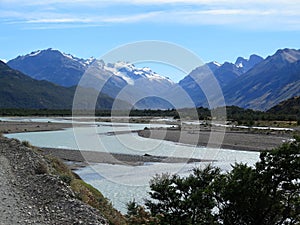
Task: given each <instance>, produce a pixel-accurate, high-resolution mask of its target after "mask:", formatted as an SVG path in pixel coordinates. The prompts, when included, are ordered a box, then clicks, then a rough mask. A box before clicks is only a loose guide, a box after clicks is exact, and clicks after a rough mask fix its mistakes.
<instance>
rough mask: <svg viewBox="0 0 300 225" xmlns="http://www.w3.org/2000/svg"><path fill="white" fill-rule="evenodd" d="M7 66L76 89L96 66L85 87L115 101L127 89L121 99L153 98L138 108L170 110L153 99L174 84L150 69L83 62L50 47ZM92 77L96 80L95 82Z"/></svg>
mask: <svg viewBox="0 0 300 225" xmlns="http://www.w3.org/2000/svg"><path fill="white" fill-rule="evenodd" d="M8 65H9V66H10V67H12V68H14V69H16V70H19V71H21V72H23V73H25V74H26V75H28V76H30V77H32V78H34V79H37V80H47V81H50V82H53V83H55V84H58V85H61V86H65V87H70V86H76V85H77V84H78V83H79V81H80V79H81V78H82V76H83V75H84V74H85V72H86V71H87V70H88V69H89V68H90V67H97V69H96V70H94V74H89V80H87V81H85V86H88V87H94V88H95V89H96V90H97V91H101V92H102V93H105V94H107V95H109V96H111V97H113V98H116V97H117V95H118V94H119V93H120V91H121V90H122V89H124V88H125V87H126V89H125V90H124V91H123V92H122V93H123V94H122V96H121V99H124V100H126V98H127V99H128V98H130V97H131V96H132V95H133V94H134V95H137V93H143V96H148V97H150V98H148V100H147V101H146V102H147V105H145V104H146V102H145V101H144V103H143V104H144V106H143V105H139V108H144V107H145V108H170V107H171V105H170V104H168V103H166V102H164V101H161V100H157V99H156V100H155V101H152V100H153V97H155V96H162V93H163V92H165V91H167V90H168V89H169V88H172V87H173V86H174V85H175V83H174V82H173V81H171V80H170V79H169V78H166V77H163V76H161V75H159V74H157V73H155V72H153V71H152V70H151V69H150V68H147V67H144V68H138V67H135V66H134V65H133V64H130V63H127V62H116V63H110V62H104V61H102V60H96V59H94V58H89V59H80V58H77V57H74V56H72V55H70V54H66V53H62V52H60V51H58V50H54V49H51V48H49V49H46V50H38V51H34V52H31V53H30V54H27V55H25V56H19V57H17V58H15V59H13V60H10V61H9V62H8ZM92 76H93V77H94V79H95V78H96V79H97V81H95V80H94V79H92V78H91V77H92ZM100 81H101V82H102V83H105V85H100V86H101V90H99V88H98V87H97V86H99V82H100ZM97 88H98V89H97ZM125 92H126V94H125ZM125 96H126V97H125ZM141 97H142V96H141ZM151 99H152V100H151Z"/></svg>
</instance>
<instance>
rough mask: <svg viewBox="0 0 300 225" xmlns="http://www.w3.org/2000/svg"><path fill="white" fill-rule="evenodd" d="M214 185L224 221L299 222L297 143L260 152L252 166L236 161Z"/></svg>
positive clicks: (232, 224) (231, 223) (250, 223)
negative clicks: (258, 158) (230, 169)
mask: <svg viewBox="0 0 300 225" xmlns="http://www.w3.org/2000/svg"><path fill="white" fill-rule="evenodd" d="M215 187H216V188H217V190H219V192H218V193H217V199H218V202H219V212H220V213H219V216H220V219H221V221H223V224H224V225H227V224H228V225H235V224H236V225H243V224H244V225H254V224H260V225H277V224H278V225H279V224H282V225H283V224H284V225H288V224H289V225H291V224H300V218H299V215H300V207H299V206H300V144H299V142H294V143H289V144H284V145H283V146H282V147H280V148H277V149H274V150H273V151H270V152H263V153H261V154H260V161H259V162H258V163H256V165H255V167H250V166H247V165H243V164H236V165H235V166H234V167H233V170H232V171H231V172H230V173H228V174H227V175H226V176H223V178H222V179H220V180H219V181H218V182H216V183H215Z"/></svg>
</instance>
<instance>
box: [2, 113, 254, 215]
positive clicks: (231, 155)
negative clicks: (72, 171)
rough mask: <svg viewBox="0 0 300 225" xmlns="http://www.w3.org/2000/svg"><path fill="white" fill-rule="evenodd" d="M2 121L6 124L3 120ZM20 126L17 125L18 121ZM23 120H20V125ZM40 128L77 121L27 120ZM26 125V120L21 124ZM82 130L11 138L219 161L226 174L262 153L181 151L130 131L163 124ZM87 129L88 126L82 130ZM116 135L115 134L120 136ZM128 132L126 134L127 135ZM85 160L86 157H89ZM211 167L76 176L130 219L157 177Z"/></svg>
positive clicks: (149, 166) (109, 170) (93, 171)
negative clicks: (129, 208)
mask: <svg viewBox="0 0 300 225" xmlns="http://www.w3.org/2000/svg"><path fill="white" fill-rule="evenodd" d="M0 119H1V120H3V119H5V118H0ZM12 120H14V119H12ZM19 120H20V119H19ZM24 120H27V121H28V120H30V121H33V122H34V121H37V120H38V121H39V122H42V121H44V122H48V121H50V122H68V123H69V122H72V121H71V120H57V119H49V118H45V119H43V118H39V119H36V118H30V119H28V118H27V119H24ZM20 121H21V120H20ZM76 123H81V126H80V127H74V128H68V129H64V130H60V131H44V132H28V133H16V134H6V135H5V136H6V137H9V138H17V139H19V140H21V141H23V140H26V141H29V142H30V143H31V144H32V145H35V146H38V147H51V148H64V149H78V150H81V151H84V150H93V151H100V152H111V153H124V154H133V155H144V154H151V155H160V156H176V157H187V158H190V157H193V158H200V159H209V160H210V159H211V160H216V161H215V162H213V163H212V164H213V165H214V166H218V167H220V168H221V169H222V170H223V171H227V170H230V168H231V164H234V163H235V162H243V163H248V164H250V165H252V164H254V163H255V162H256V161H257V160H258V156H259V153H257V152H249V151H236V150H228V149H227V150H224V149H221V150H220V149H208V148H204V147H194V146H190V145H181V144H176V143H173V142H168V141H162V140H154V139H146V138H142V137H139V136H138V135H137V133H130V132H126V131H130V130H141V129H144V128H145V127H165V126H168V125H163V124H155V123H153V124H140V123H137V124H135V123H109V122H99V123H94V122H87V123H82V122H76ZM82 124H84V125H82ZM120 131H122V133H120V134H116V135H112V134H111V133H109V132H120ZM124 131H125V132H124ZM83 155H84V154H83ZM205 165H207V162H201V163H191V164H186V163H145V164H144V165H140V166H131V165H116V164H115V165H114V164H90V165H89V166H88V167H85V168H82V169H79V170H77V171H76V173H77V174H78V175H79V176H80V177H81V178H82V179H83V180H84V181H86V182H87V183H89V184H91V185H93V186H94V187H95V188H97V189H99V190H100V191H101V192H102V193H103V195H104V196H105V197H106V198H108V199H109V200H111V202H112V204H113V206H114V207H115V208H117V209H118V210H120V211H121V212H122V213H126V203H127V202H129V201H131V200H135V201H136V202H138V203H141V204H143V199H144V198H146V197H147V192H148V191H149V185H148V183H149V180H150V179H151V178H152V177H153V176H154V175H155V174H161V173H178V174H179V175H182V176H186V175H188V174H189V173H190V172H191V170H192V169H193V168H194V167H203V166H205Z"/></svg>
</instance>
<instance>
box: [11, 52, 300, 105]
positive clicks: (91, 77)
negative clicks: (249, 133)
mask: <svg viewBox="0 0 300 225" xmlns="http://www.w3.org/2000/svg"><path fill="white" fill-rule="evenodd" d="M7 64H8V66H10V67H11V68H13V69H15V70H18V71H21V72H22V73H24V74H26V75H28V76H30V77H31V78H33V79H36V80H47V81H49V82H52V83H55V84H56V85H57V86H58V85H60V86H63V87H64V88H66V89H72V87H73V86H76V85H78V83H79V82H80V85H81V86H83V87H84V88H92V89H95V91H97V92H99V91H100V90H101V93H103V94H105V96H106V97H107V96H110V98H111V99H114V98H118V99H120V100H122V102H123V103H124V102H128V103H129V104H130V105H135V107H136V108H161V109H166V108H172V107H173V102H175V103H176V104H177V105H176V108H178V105H180V106H182V107H190V106H191V105H189V104H186V102H187V101H186V100H184V98H182V99H181V101H179V100H178V99H180V98H181V97H182V95H186V94H187V95H188V96H189V97H190V99H191V100H192V102H193V104H195V105H196V106H208V102H207V100H206V97H205V95H204V93H203V91H202V89H205V88H208V89H209V87H210V85H211V84H210V82H209V79H205V77H208V76H209V75H210V74H212V75H214V76H213V77H214V78H215V80H216V81H217V83H218V84H219V87H220V89H221V90H222V92H223V95H224V98H225V103H226V105H236V106H240V107H243V108H252V109H256V110H267V109H269V108H271V107H273V106H274V105H276V104H278V103H279V102H281V101H283V100H285V99H288V98H291V97H293V96H298V95H300V79H299V78H300V51H299V50H295V49H282V50H278V51H277V52H276V53H275V54H274V55H272V56H268V57H267V58H266V59H263V58H262V57H260V56H258V55H251V56H250V57H249V59H245V58H242V57H238V58H237V60H236V61H235V63H230V62H225V63H223V64H220V63H217V62H210V63H207V64H205V65H202V66H199V67H197V68H195V69H194V70H193V71H191V72H190V73H189V74H188V75H187V76H186V77H184V78H183V79H182V80H181V81H179V83H175V82H173V81H172V80H170V79H169V78H166V77H164V76H162V75H159V74H157V73H155V72H153V71H152V70H151V69H150V68H146V67H144V68H138V67H136V66H135V65H133V64H130V63H127V62H114V63H111V62H104V61H102V60H96V59H94V58H89V59H80V58H77V57H74V56H72V55H70V54H65V53H62V52H60V51H58V50H54V49H46V50H39V51H35V52H32V53H30V54H27V55H25V56H18V57H17V58H15V59H12V60H10V61H9V62H8V63H7ZM91 68H92V69H91ZM91 71H92V72H91ZM87 75H88V76H87ZM83 77H84V79H82V78H83ZM80 80H81V81H80ZM200 86H201V87H200ZM99 88H100V90H99ZM73 89H74V87H73ZM182 90H183V91H182ZM212 91H213V90H212ZM209 94H210V93H209ZM67 96H68V95H67ZM216 98H217V97H216ZM125 104H127V103H125Z"/></svg>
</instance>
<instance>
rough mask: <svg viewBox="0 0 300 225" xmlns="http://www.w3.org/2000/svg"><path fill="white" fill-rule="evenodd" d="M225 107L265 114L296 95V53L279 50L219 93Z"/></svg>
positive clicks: (299, 82)
mask: <svg viewBox="0 0 300 225" xmlns="http://www.w3.org/2000/svg"><path fill="white" fill-rule="evenodd" d="M223 93H224V97H225V100H226V104H227V105H236V106H239V107H242V108H251V109H256V110H267V109H269V108H271V107H273V106H275V105H276V104H278V103H279V102H281V101H283V100H286V99H288V98H291V97H293V96H299V95H300V50H295V49H283V50H278V51H277V52H276V53H275V54H274V55H272V56H269V57H267V58H266V59H265V60H264V61H262V62H260V63H259V64H257V65H256V66H255V67H253V68H252V69H251V70H249V71H248V72H247V73H245V74H244V75H243V76H240V77H238V78H237V79H235V80H233V81H232V82H231V83H230V84H228V85H226V87H224V89H223Z"/></svg>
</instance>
